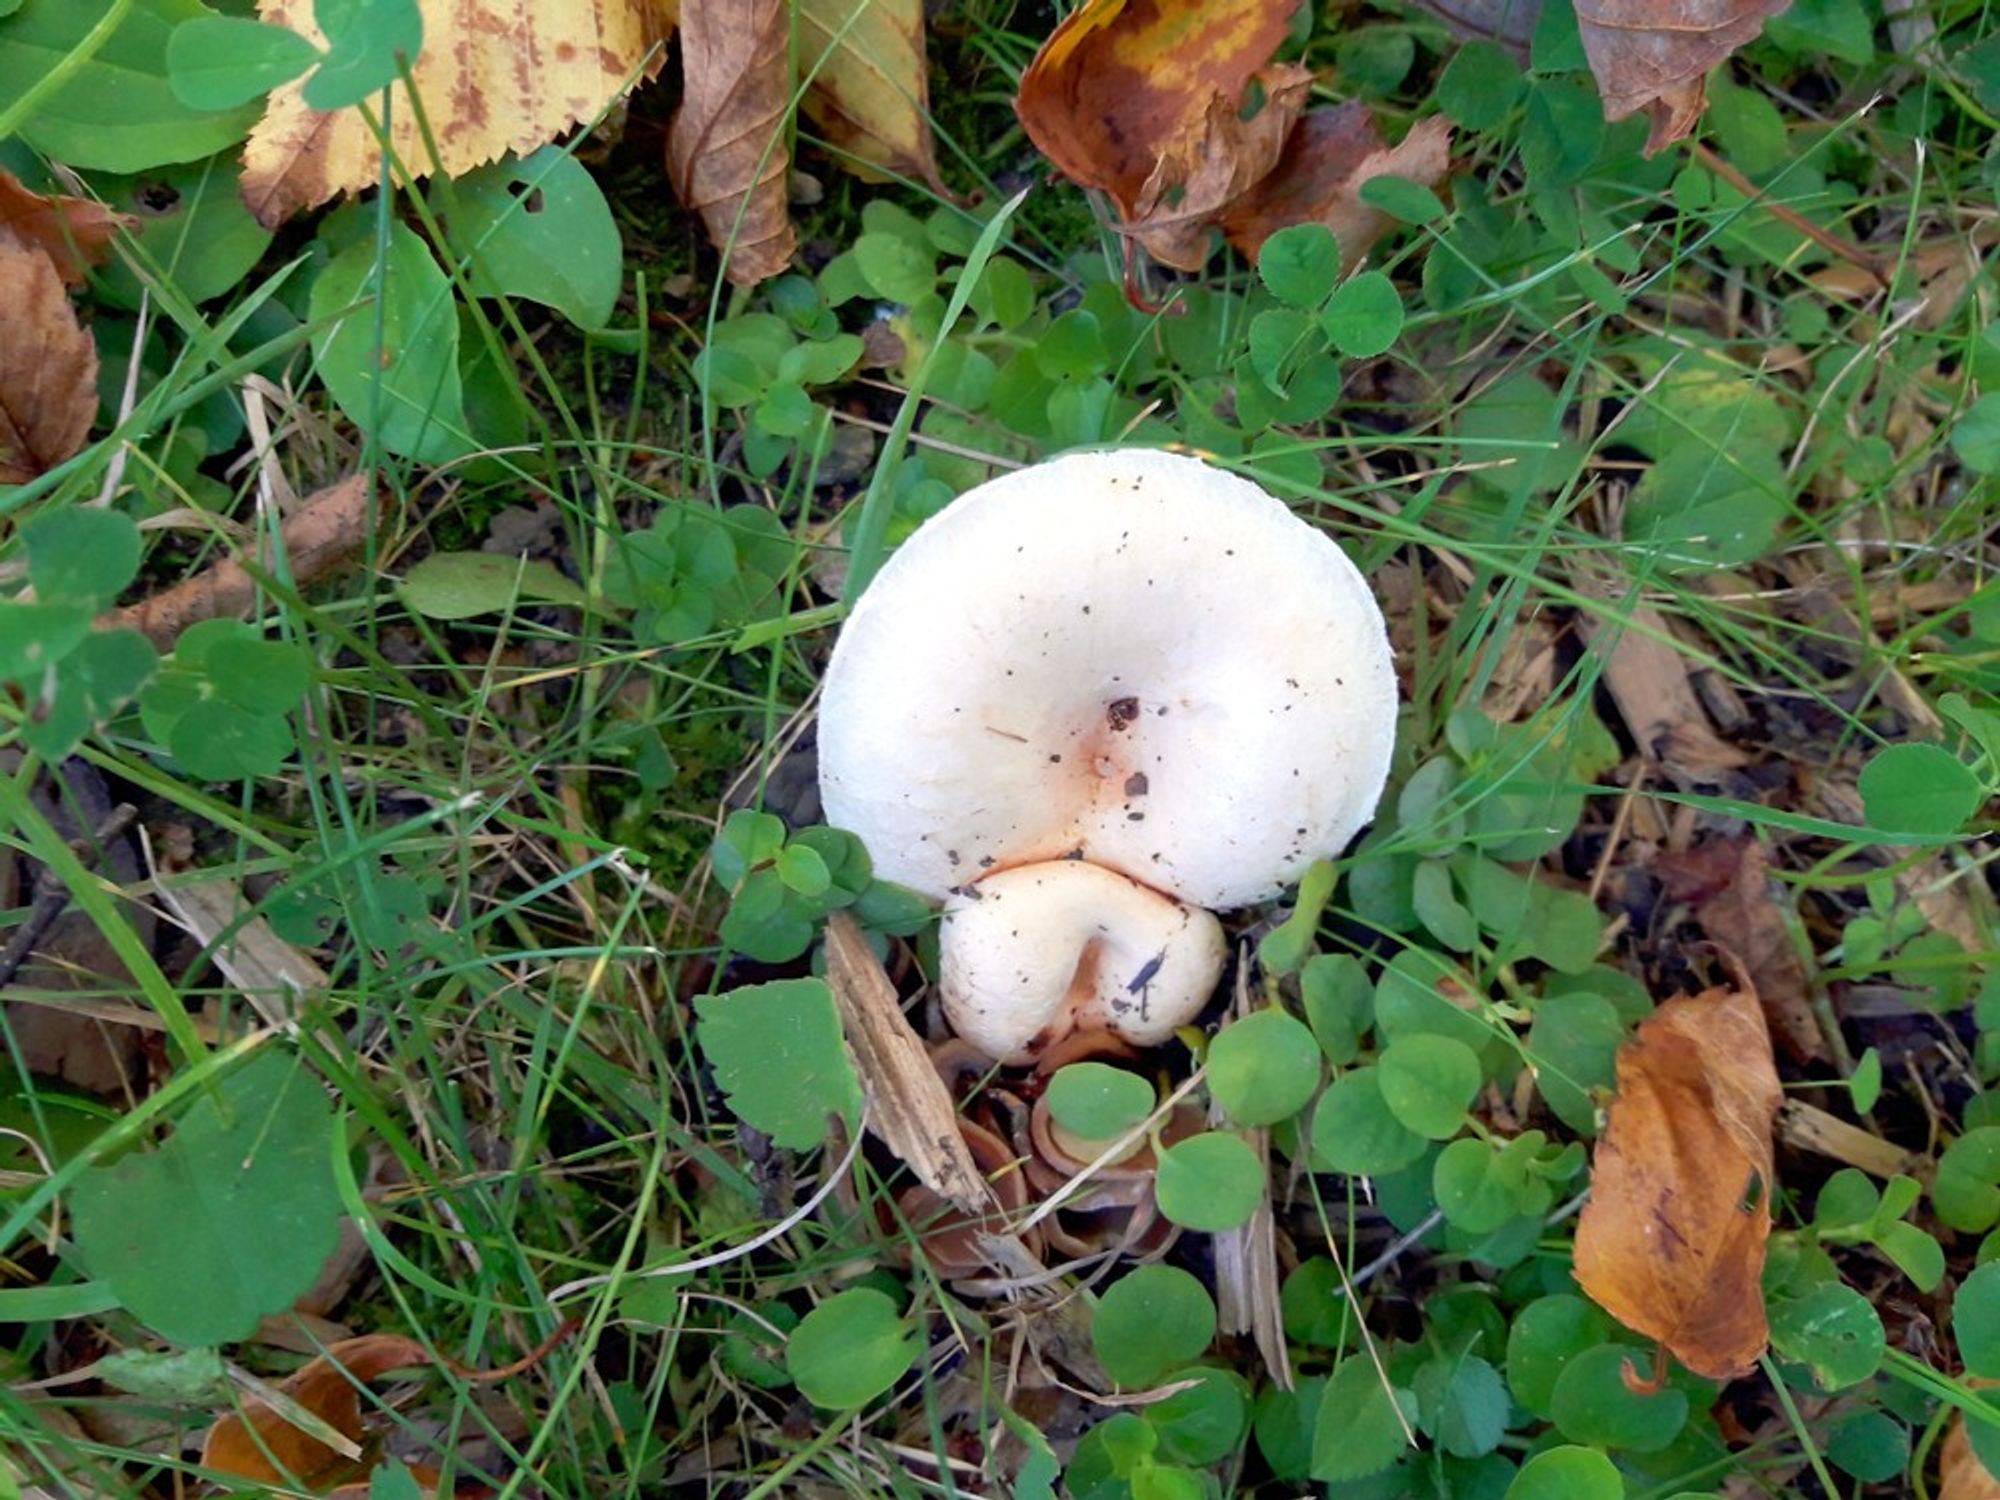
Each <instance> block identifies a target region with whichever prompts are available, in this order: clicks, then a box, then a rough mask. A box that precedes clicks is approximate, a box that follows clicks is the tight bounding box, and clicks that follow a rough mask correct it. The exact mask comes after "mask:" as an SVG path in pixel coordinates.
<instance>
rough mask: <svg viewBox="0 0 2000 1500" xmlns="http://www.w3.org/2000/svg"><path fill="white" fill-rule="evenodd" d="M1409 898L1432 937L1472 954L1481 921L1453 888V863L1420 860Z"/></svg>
mask: <svg viewBox="0 0 2000 1500" xmlns="http://www.w3.org/2000/svg"><path fill="white" fill-rule="evenodd" d="M1410 899H1411V902H1412V904H1413V905H1415V907H1416V909H1417V917H1418V919H1419V920H1420V921H1421V922H1422V923H1423V924H1424V926H1426V927H1428V928H1429V929H1430V932H1431V936H1433V937H1435V938H1436V939H1437V940H1438V941H1439V942H1441V943H1443V944H1444V945H1445V947H1447V948H1449V949H1451V950H1452V951H1453V952H1455V953H1470V952H1471V951H1472V949H1473V948H1474V946H1475V945H1476V944H1477V943H1478V942H1479V924H1478V922H1477V921H1475V920H1474V918H1473V915H1472V911H1471V909H1470V908H1469V907H1467V906H1466V905H1465V903H1464V902H1462V901H1460V900H1459V899H1458V893H1457V892H1456V891H1454V890H1453V889H1452V879H1451V866H1450V865H1447V864H1445V863H1444V862H1443V861H1441V860H1435V859H1426V860H1422V861H1420V862H1419V863H1418V865H1417V873H1416V878H1415V879H1414V880H1413V881H1412V882H1411V885H1410Z"/></svg>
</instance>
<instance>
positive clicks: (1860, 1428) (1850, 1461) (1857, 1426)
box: [1826, 1411, 1910, 1484]
mask: <svg viewBox="0 0 2000 1500" xmlns="http://www.w3.org/2000/svg"><path fill="white" fill-rule="evenodd" d="M1826 1459H1827V1462H1828V1463H1830V1464H1832V1465H1833V1466H1834V1467H1835V1468H1836V1469H1841V1470H1843V1471H1845V1472H1846V1473H1848V1474H1851V1475H1853V1476H1854V1477H1855V1478H1856V1479H1859V1480H1863V1481H1865V1482H1866V1483H1868V1484H1887V1483H1888V1482H1889V1481H1890V1480H1892V1479H1894V1478H1896V1477H1897V1476H1898V1475H1899V1474H1901V1473H1902V1472H1903V1468H1904V1466H1905V1465H1906V1464H1908V1463H1909V1461H1910V1429H1909V1428H1907V1427H1905V1426H1904V1425H1903V1424H1902V1423H1901V1422H1898V1421H1897V1420H1896V1419H1895V1418H1894V1417H1891V1416H1889V1415H1888V1414H1887V1413H1886V1412H1879V1411H1858V1412H1855V1413H1854V1414H1853V1415H1851V1416H1849V1417H1848V1418H1847V1419H1846V1420H1844V1421H1843V1422H1841V1424H1840V1425H1839V1426H1837V1427H1835V1428H1834V1429H1833V1432H1832V1433H1831V1435H1829V1436H1828V1438H1827V1440H1826Z"/></svg>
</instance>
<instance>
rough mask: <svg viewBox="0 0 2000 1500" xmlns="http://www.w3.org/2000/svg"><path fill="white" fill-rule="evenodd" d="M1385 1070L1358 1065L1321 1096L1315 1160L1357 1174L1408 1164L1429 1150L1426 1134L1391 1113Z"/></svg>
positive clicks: (1316, 1114) (1315, 1121)
mask: <svg viewBox="0 0 2000 1500" xmlns="http://www.w3.org/2000/svg"><path fill="white" fill-rule="evenodd" d="M1380 1075H1381V1070H1380V1069H1379V1068H1357V1069H1355V1070H1354V1071H1353V1072H1352V1073H1349V1074H1348V1075H1347V1076H1346V1077H1344V1078H1338V1079H1336V1080H1334V1082H1333V1085H1332V1086H1331V1087H1330V1088H1328V1089H1327V1091H1326V1092H1325V1093H1324V1094H1322V1095H1320V1100H1319V1106H1318V1108H1316V1109H1315V1110H1314V1111H1313V1124H1312V1150H1313V1161H1314V1164H1315V1165H1319V1166H1324V1167H1325V1168H1326V1169H1327V1170H1329V1171H1334V1172H1347V1173H1349V1174H1352V1175H1356V1176H1360V1175H1374V1174H1377V1173H1382V1172H1394V1171H1396V1170H1397V1169H1398V1168H1400V1167H1407V1166H1408V1165H1409V1164H1410V1163H1411V1162H1413V1161H1415V1160H1416V1159H1417V1158H1418V1157H1420V1156H1422V1155H1423V1154H1424V1138H1423V1137H1422V1136H1420V1135H1418V1134H1417V1133H1416V1132H1415V1131H1413V1130H1411V1129H1409V1128H1408V1127H1407V1126H1405V1125H1404V1124H1403V1123H1402V1122H1401V1121H1400V1120H1398V1119H1397V1118H1396V1117H1395V1115H1394V1114H1392V1113H1390V1110H1389V1105H1388V1101H1387V1100H1385V1099H1384V1098H1383V1097H1382V1085H1381V1076H1380Z"/></svg>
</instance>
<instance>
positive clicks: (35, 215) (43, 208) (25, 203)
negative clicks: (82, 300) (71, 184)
mask: <svg viewBox="0 0 2000 1500" xmlns="http://www.w3.org/2000/svg"><path fill="white" fill-rule="evenodd" d="M132 222H133V221H132V220H131V219H129V218H127V217H126V216H125V215H124V214H115V213H113V212H112V211H111V210H110V209H108V208H106V207H105V206H104V205H103V204H101V203H93V202H91V201H90V200H89V199H88V198H64V197H57V196H51V195H48V194H43V193H34V192H30V191H29V190H28V189H27V187H26V186H25V185H24V184H23V183H22V181H21V179H20V178H18V177H16V176H15V175H14V174H13V173H12V172H9V171H8V170H6V168H4V167H0V234H11V235H13V237H14V238H15V239H17V240H20V241H21V242H23V243H24V244H26V245H28V246H29V247H30V248H32V249H38V250H40V251H41V252H42V253H43V254H45V255H46V256H48V258H49V260H50V262H51V263H52V264H53V265H54V266H55V268H56V273H57V274H58V275H60V276H61V277H62V279H63V281H64V282H65V283H66V284H67V285H69V286H82V285H83V282H84V273H85V272H86V271H87V270H88V269H89V268H90V267H92V266H94V265H98V264H101V263H102V261H103V260H104V257H105V255H106V254H107V253H108V252H109V251H110V248H111V236H112V235H114V234H116V233H117V232H118V231H119V230H120V229H129V228H131V227H132Z"/></svg>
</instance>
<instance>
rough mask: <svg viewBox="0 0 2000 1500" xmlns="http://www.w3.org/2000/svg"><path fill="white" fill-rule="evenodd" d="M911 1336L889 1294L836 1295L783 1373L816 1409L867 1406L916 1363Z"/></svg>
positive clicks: (789, 1355)
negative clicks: (788, 1376) (790, 1377)
mask: <svg viewBox="0 0 2000 1500" xmlns="http://www.w3.org/2000/svg"><path fill="white" fill-rule="evenodd" d="M739 993H740V992H739ZM913 1334H914V1331H913V1329H912V1328H911V1326H910V1324H908V1323H907V1322H905V1321H904V1320H903V1318H902V1317H901V1316H900V1315H899V1314H898V1313H897V1311H896V1304H895V1303H894V1302H892V1301H890V1300H889V1297H888V1295H887V1294H886V1293H884V1292H879V1291H877V1290H875V1288H873V1287H856V1288H854V1289H853V1290H852V1291H845V1292H836V1293H835V1294H834V1295H833V1296H831V1297H829V1298H827V1299H826V1301H824V1302H822V1303H820V1305H819V1306H818V1307H815V1308H814V1309H813V1310H812V1311H811V1312H809V1313H807V1314H806V1315H805V1317H803V1318H801V1319H800V1320H799V1326H798V1327H797V1328H795V1329H793V1330H792V1336H791V1337H790V1338H789V1339H787V1340H786V1341H785V1368H786V1369H787V1370H789V1371H790V1372H791V1376H792V1380H793V1382H794V1383H795V1384H797V1386H798V1388H799V1390H800V1392H801V1393H802V1394H803V1395H804V1396H805V1398H806V1399H807V1400H808V1401H810V1402H812V1403H813V1404H814V1405H815V1406H823V1407H826V1408H828V1409H829V1410H832V1411H847V1410H850V1409H852V1408H854V1407H857V1406H866V1405H867V1404H868V1403H869V1402H870V1401H873V1400H874V1399H875V1398H876V1397H877V1396H879V1395H881V1394H882V1393H883V1392H884V1391H886V1390H888V1389H889V1388H890V1387H891V1386H893V1385H894V1384H895V1383H896V1382H897V1381H898V1380H900V1379H902V1378H903V1375H904V1373H905V1372H906V1371H908V1369H909V1368H910V1366H911V1365H913V1364H915V1363H916V1360H917V1356H918V1355H919V1354H921V1353H922V1352H923V1345H922V1344H921V1343H919V1342H918V1341H917V1339H916V1338H915V1337H914V1336H913Z"/></svg>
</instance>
